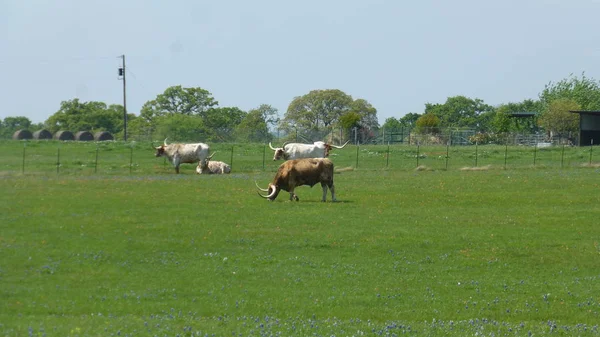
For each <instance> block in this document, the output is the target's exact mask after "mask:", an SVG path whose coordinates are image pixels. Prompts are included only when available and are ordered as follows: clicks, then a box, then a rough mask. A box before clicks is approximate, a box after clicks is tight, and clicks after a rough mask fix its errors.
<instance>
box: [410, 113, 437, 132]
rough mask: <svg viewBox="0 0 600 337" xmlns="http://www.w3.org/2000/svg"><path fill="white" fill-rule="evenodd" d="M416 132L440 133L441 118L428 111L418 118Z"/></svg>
mask: <svg viewBox="0 0 600 337" xmlns="http://www.w3.org/2000/svg"><path fill="white" fill-rule="evenodd" d="M415 124H416V132H417V133H420V134H438V133H440V129H439V126H440V118H439V117H438V116H436V115H435V114H433V113H426V114H424V115H423V116H421V117H419V119H417V122H416V123H415Z"/></svg>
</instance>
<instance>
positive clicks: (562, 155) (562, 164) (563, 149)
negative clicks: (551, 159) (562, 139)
mask: <svg viewBox="0 0 600 337" xmlns="http://www.w3.org/2000/svg"><path fill="white" fill-rule="evenodd" d="M564 162H565V144H564V143H563V146H562V153H561V154H560V168H563V166H564Z"/></svg>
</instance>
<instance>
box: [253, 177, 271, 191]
mask: <svg viewBox="0 0 600 337" xmlns="http://www.w3.org/2000/svg"><path fill="white" fill-rule="evenodd" d="M254 185H256V188H258V189H259V190H261V191H263V192H269V189H268V188H261V187H260V186H258V183H257V182H256V180H255V181H254Z"/></svg>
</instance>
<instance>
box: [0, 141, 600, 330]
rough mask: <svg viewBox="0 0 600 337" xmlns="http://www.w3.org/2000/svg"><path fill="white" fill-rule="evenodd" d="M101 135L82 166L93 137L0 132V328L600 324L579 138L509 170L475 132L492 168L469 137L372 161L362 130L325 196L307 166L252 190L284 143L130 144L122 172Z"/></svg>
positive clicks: (113, 148) (112, 146)
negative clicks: (229, 166)
mask: <svg viewBox="0 0 600 337" xmlns="http://www.w3.org/2000/svg"><path fill="white" fill-rule="evenodd" d="M15 144H17V145H19V146H15ZM58 146H60V149H61V158H63V159H62V160H61V162H64V164H61V165H62V166H61V167H59V173H58V174H57V172H56V161H54V165H52V160H51V159H52V158H55V157H53V155H54V156H56V152H54V151H50V150H56V148H57V147H58ZM99 147H102V151H100V150H99V151H98V152H99V153H100V154H101V155H102V157H103V158H104V160H103V162H104V164H103V166H98V168H97V172H94V167H93V166H91V164H90V163H93V162H94V161H95V160H94V159H93V158H94V157H95V152H96V144H77V143H66V144H60V145H58V144H57V143H43V144H42V143H31V144H29V143H28V144H27V147H26V155H27V156H31V158H37V159H36V161H33V159H32V161H31V162H30V163H29V164H26V166H25V174H22V173H21V168H22V167H21V163H20V162H19V159H20V158H22V151H23V144H22V143H18V142H13V143H11V142H4V143H0V149H2V150H3V151H4V152H3V156H2V157H1V158H0V165H1V166H0V190H1V191H2V193H1V194H0V300H1V301H0V335H2V336H397V335H411V336H527V335H530V334H531V335H534V336H539V335H546V334H552V335H563V336H575V335H580V336H597V335H599V334H600V331H599V330H598V322H600V297H599V295H598V294H600V246H599V241H600V226H598V224H599V223H600V222H599V220H598V219H600V194H599V193H598V189H599V179H598V177H599V175H600V171H599V169H598V168H594V167H593V166H588V167H581V164H585V163H586V162H587V160H588V158H589V157H587V156H586V155H588V156H589V149H585V148H576V149H571V148H570V149H569V150H568V151H569V152H568V160H567V161H565V165H564V166H565V168H564V169H560V166H561V165H560V161H559V162H558V164H552V165H550V164H545V165H544V164H543V162H544V159H543V158H549V157H544V156H541V157H538V158H537V159H536V160H540V162H539V163H538V164H537V166H536V168H533V166H532V163H528V162H527V161H528V160H525V159H531V160H533V155H532V156H531V157H530V158H528V155H529V154H532V153H531V152H527V151H531V150H532V149H530V148H529V149H522V150H520V151H522V152H520V154H519V153H518V152H517V150H519V149H517V148H515V149H514V155H513V160H514V161H515V162H516V161H517V157H519V158H521V160H522V161H523V162H522V163H521V164H520V165H517V167H515V168H511V167H509V168H508V169H506V170H505V169H502V164H503V161H504V152H503V150H504V149H503V148H501V147H500V148H493V149H492V148H489V149H487V150H489V151H490V152H492V151H496V152H497V153H496V154H495V155H490V156H488V157H487V159H486V158H484V157H481V158H479V157H478V161H480V162H479V163H478V165H482V166H484V165H491V167H490V168H488V169H486V170H481V171H461V170H460V169H459V168H460V167H463V166H474V165H469V164H468V162H469V161H471V159H473V158H470V157H469V156H468V155H467V154H468V153H472V152H473V150H474V148H473V147H470V148H468V149H467V148H456V149H455V150H456V151H464V153H465V155H460V156H459V154H456V153H455V154H454V155H452V154H451V155H450V156H451V159H452V160H453V162H454V163H455V164H454V165H451V166H450V168H449V169H448V170H446V169H445V158H444V160H441V159H433V158H432V157H433V155H427V156H426V157H423V158H420V159H423V160H424V161H425V162H424V163H420V164H419V165H425V166H427V167H430V168H432V170H423V171H420V170H415V167H416V166H417V165H416V162H415V161H416V158H417V157H416V152H415V157H414V158H413V157H411V156H412V154H411V153H412V152H410V151H413V150H415V149H413V148H407V147H397V148H394V152H391V153H392V154H395V155H394V156H392V155H390V158H389V159H390V163H391V164H389V165H387V168H386V160H387V158H386V157H385V156H384V155H382V153H384V152H383V151H384V150H385V153H387V147H386V146H379V147H375V146H374V147H365V148H363V147H361V148H360V149H359V155H361V157H359V159H360V160H361V161H359V165H358V168H356V167H355V169H354V170H348V171H345V172H342V173H339V174H336V176H335V184H336V192H337V193H336V194H337V197H338V200H339V202H337V203H331V202H326V203H321V202H320V198H321V189H320V187H319V186H316V187H314V188H312V189H311V188H308V187H301V188H298V189H297V191H296V192H297V194H298V195H299V197H300V201H299V202H289V201H287V199H288V195H287V193H282V194H280V196H279V198H278V199H277V200H276V201H275V202H268V201H266V200H264V199H262V198H259V197H258V196H257V195H256V189H255V186H254V181H255V180H256V181H257V182H258V183H259V184H260V185H261V186H266V184H267V183H268V181H269V180H270V179H271V178H272V176H273V171H274V170H275V168H276V166H277V165H278V164H279V163H280V162H278V163H273V162H272V161H271V160H270V158H271V153H270V152H266V158H267V160H266V161H265V167H264V168H263V166H262V163H263V162H262V158H263V154H262V152H261V150H262V148H263V147H262V146H261V145H256V146H241V145H235V147H234V159H233V167H234V173H233V174H231V175H228V176H198V175H195V174H193V166H192V165H187V166H183V167H182V172H183V174H180V175H175V174H174V172H173V169H172V168H171V167H169V166H168V164H167V165H165V164H164V162H163V160H162V159H161V158H154V157H152V155H153V153H152V151H151V149H150V148H149V145H143V144H135V145H134V151H133V153H134V155H135V156H134V160H133V162H134V163H137V164H136V166H133V167H132V171H131V173H130V171H129V169H130V166H129V162H130V156H129V154H130V153H131V151H130V150H128V149H129V148H125V150H124V148H123V144H119V143H107V144H101V145H99ZM146 147H147V148H148V149H149V150H148V151H149V153H148V156H147V158H146V157H144V156H142V155H141V154H142V153H145V152H144V151H145V148H146ZM215 147H218V144H217V145H216V146H215ZM228 148H231V145H221V148H219V149H218V150H219V151H222V153H223V157H220V158H215V159H219V160H223V161H226V162H229V160H230V158H229V159H228V158H227V156H226V155H225V154H228V155H231V150H229V152H226V150H227V149H228ZM10 149H16V150H13V151H12V152H11V151H10ZM235 149H238V150H235ZM484 149H485V147H484ZM363 150H364V151H365V152H364V153H362V152H360V151H363ZM450 150H451V151H452V150H454V149H453V148H451V149H450ZM481 150H482V147H480V148H479V149H478V152H479V151H481ZM511 150H512V149H511ZM403 151H404V152H403ZM436 151H437V150H436ZM440 151H445V148H444V149H441V150H440ZM440 151H438V152H440ZM552 151H554V152H549V153H552V155H554V156H556V154H557V153H558V154H560V149H554V150H552ZM53 152H54V153H53ZM356 152H357V151H356V148H351V149H344V150H341V151H339V152H338V153H337V155H336V156H332V160H333V161H334V163H335V164H336V166H337V167H349V166H355V165H353V161H354V162H355V160H356ZM430 152H435V151H430ZM237 153H239V155H237ZM425 153H427V151H426V152H425ZM444 153H445V152H444ZM462 153H463V152H461V153H460V154H462ZM52 154H53V155H52ZM136 154H137V155H136ZM543 154H544V155H546V154H547V153H543ZM444 155H445V154H444ZM526 155H527V156H526ZM538 155H539V153H538ZM36 156H37V157H36ZM217 156H219V155H216V156H215V157H217ZM368 156H371V157H372V158H371V160H367V159H366V158H369V157H368ZM478 156H479V154H478ZM548 156H549V155H548ZM26 158H29V157H26ZM90 158H92V159H90ZM136 158H137V159H136ZM392 158H396V159H395V161H392ZM400 158H402V159H400ZM15 159H16V163H15ZM46 159H47V160H46ZM459 159H460V160H461V161H463V162H464V163H460V162H459ZM486 160H487V162H486ZM559 160H560V157H559ZM47 162H49V163H47ZM80 162H81V163H82V164H80ZM122 162H125V164H121V163H122ZM404 162H407V163H412V164H410V165H408V164H406V166H403V165H404V164H401V163H404ZM546 162H552V163H555V162H556V160H554V159H552V160H550V159H546ZM567 162H568V163H569V165H567V164H566V163H567ZM236 163H237V164H236ZM361 163H362V165H361ZM382 164H383V165H382ZM236 165H238V166H237V167H238V170H239V171H240V172H237V173H235V167H236ZM515 165H516V164H515ZM379 166H381V167H380V168H378V167H379ZM109 167H112V168H110V169H109ZM242 168H244V169H242ZM328 197H329V196H328Z"/></svg>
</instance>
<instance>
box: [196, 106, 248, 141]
mask: <svg viewBox="0 0 600 337" xmlns="http://www.w3.org/2000/svg"><path fill="white" fill-rule="evenodd" d="M245 116H246V112H244V111H242V110H240V109H239V108H237V107H219V108H211V109H208V110H207V111H206V113H204V118H203V122H204V127H205V129H206V133H207V134H208V135H209V137H208V139H210V140H218V141H231V140H233V132H234V130H235V129H236V127H237V126H238V125H239V124H240V123H241V122H242V120H243V119H244V117H245Z"/></svg>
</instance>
